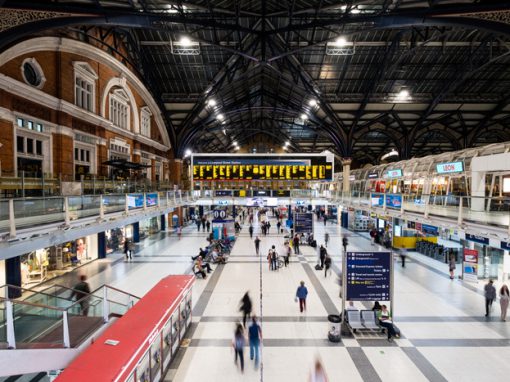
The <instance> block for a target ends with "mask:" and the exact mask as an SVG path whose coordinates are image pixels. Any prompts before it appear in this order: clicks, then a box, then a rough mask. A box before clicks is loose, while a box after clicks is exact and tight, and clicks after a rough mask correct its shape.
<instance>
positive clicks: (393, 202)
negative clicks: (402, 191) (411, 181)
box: [386, 194, 402, 209]
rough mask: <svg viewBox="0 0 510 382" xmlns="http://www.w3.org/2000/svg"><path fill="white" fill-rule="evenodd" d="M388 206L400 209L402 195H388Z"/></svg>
mask: <svg viewBox="0 0 510 382" xmlns="http://www.w3.org/2000/svg"><path fill="white" fill-rule="evenodd" d="M386 207H388V208H397V209H400V208H401V207H402V195H395V194H389V195H386Z"/></svg>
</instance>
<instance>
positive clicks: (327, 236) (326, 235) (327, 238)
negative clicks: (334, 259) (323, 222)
mask: <svg viewBox="0 0 510 382" xmlns="http://www.w3.org/2000/svg"><path fill="white" fill-rule="evenodd" d="M328 242H329V233H328V232H326V233H325V234H324V244H325V245H326V248H328Z"/></svg>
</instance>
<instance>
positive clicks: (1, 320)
mask: <svg viewBox="0 0 510 382" xmlns="http://www.w3.org/2000/svg"><path fill="white" fill-rule="evenodd" d="M7 347H8V343H7V315H6V313H5V303H4V302H0V349H6V348H7Z"/></svg>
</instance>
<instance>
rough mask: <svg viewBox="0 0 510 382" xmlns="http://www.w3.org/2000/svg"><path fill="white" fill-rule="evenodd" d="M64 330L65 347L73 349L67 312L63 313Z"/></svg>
mask: <svg viewBox="0 0 510 382" xmlns="http://www.w3.org/2000/svg"><path fill="white" fill-rule="evenodd" d="M62 328H63V329H64V333H63V334H64V347H65V348H70V347H71V339H70V338H69V320H68V317H67V311H63V312H62Z"/></svg>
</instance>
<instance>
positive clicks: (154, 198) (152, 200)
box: [146, 192, 158, 207]
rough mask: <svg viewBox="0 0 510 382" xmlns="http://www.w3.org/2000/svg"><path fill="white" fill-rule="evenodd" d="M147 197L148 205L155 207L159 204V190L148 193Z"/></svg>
mask: <svg viewBox="0 0 510 382" xmlns="http://www.w3.org/2000/svg"><path fill="white" fill-rule="evenodd" d="M146 198H147V201H146V204H147V207H154V206H156V205H157V204H158V193H157V192H155V193H152V194H146Z"/></svg>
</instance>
